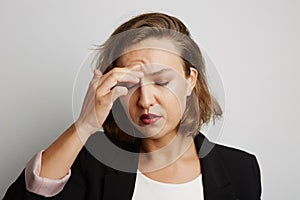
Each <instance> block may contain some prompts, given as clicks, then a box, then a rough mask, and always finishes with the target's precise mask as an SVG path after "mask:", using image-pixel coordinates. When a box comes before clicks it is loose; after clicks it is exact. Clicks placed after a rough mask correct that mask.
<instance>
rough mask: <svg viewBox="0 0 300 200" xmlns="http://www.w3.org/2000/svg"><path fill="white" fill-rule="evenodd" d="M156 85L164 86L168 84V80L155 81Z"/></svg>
mask: <svg viewBox="0 0 300 200" xmlns="http://www.w3.org/2000/svg"><path fill="white" fill-rule="evenodd" d="M155 84H156V85H159V86H166V85H168V84H169V81H165V82H155Z"/></svg>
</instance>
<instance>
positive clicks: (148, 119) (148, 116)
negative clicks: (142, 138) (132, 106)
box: [140, 113, 160, 125]
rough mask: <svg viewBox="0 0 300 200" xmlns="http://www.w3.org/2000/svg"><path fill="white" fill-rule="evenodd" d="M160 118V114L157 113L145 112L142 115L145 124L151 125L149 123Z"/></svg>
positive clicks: (141, 118)
mask: <svg viewBox="0 0 300 200" xmlns="http://www.w3.org/2000/svg"><path fill="white" fill-rule="evenodd" d="M159 119H160V116H158V115H155V114H151V113H149V114H143V115H142V116H141V117H140V120H141V121H142V122H143V123H144V124H145V125H149V124H154V123H155V122H156V121H157V120H159Z"/></svg>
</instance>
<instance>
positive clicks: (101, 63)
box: [96, 13, 222, 143]
mask: <svg viewBox="0 0 300 200" xmlns="http://www.w3.org/2000/svg"><path fill="white" fill-rule="evenodd" d="M131 30H134V31H135V32H134V34H132V32H130V31H131ZM166 30H168V31H166ZM174 33H177V34H174ZM117 35H118V37H116V36H117ZM183 36H184V37H183ZM148 38H166V39H169V40H170V41H172V42H173V43H174V45H175V47H176V48H177V49H178V50H179V52H180V54H181V55H179V56H180V57H181V58H182V61H183V68H184V71H185V76H186V77H188V76H189V74H190V67H194V68H195V69H197V71H198V78H197V82H196V85H195V87H194V89H193V92H192V95H190V96H188V97H187V101H186V109H185V111H184V112H183V116H182V119H181V121H180V123H179V124H180V126H179V125H178V131H180V132H181V133H183V134H187V135H193V136H195V135H197V134H198V133H199V130H200V129H201V127H202V125H203V124H207V123H208V122H209V121H210V120H211V119H213V120H215V119H216V118H219V117H221V116H222V109H221V107H220V105H219V104H218V102H217V101H216V100H215V98H214V97H213V96H212V95H211V94H210V92H209V88H208V85H207V80H206V75H205V64H204V60H203V57H202V54H201V51H200V48H199V47H198V45H197V44H196V43H195V41H194V40H193V39H192V38H191V35H190V32H189V30H188V29H187V27H186V26H185V25H184V24H183V23H182V22H181V21H180V20H179V19H178V18H176V17H174V16H170V15H167V14H164V13H144V14H141V15H138V16H136V17H134V18H132V19H130V20H129V21H127V22H125V23H123V24H121V25H120V26H119V27H118V28H117V29H116V30H115V31H114V32H113V33H112V34H111V36H110V37H109V38H108V40H107V41H106V42H104V43H103V44H102V45H100V46H99V47H98V48H97V50H98V54H97V55H98V56H97V57H96V68H97V69H99V70H100V71H101V72H102V73H103V74H105V73H107V72H108V71H109V70H111V69H112V68H114V67H115V63H116V61H117V58H116V57H115V55H121V54H122V53H123V51H124V50H125V49H126V48H128V47H130V45H133V44H137V43H138V42H141V41H142V40H145V39H148ZM118 104H120V102H119V100H118V99H117V100H116V102H115V103H114V105H113V107H114V106H116V105H118ZM112 110H113V109H112ZM112 110H111V111H110V113H109V115H108V117H107V118H106V120H105V122H104V123H103V129H104V132H105V133H106V134H108V135H109V136H113V137H114V138H116V139H117V140H120V141H125V142H130V143H132V142H134V141H135V138H136V137H134V136H132V135H131V134H127V133H128V132H127V131H126V132H127V133H126V132H125V131H123V130H122V129H121V128H120V127H119V126H118V123H116V121H115V119H114V115H113V113H112ZM119 114H121V113H118V115H119ZM125 119H126V117H125V118H123V120H125Z"/></svg>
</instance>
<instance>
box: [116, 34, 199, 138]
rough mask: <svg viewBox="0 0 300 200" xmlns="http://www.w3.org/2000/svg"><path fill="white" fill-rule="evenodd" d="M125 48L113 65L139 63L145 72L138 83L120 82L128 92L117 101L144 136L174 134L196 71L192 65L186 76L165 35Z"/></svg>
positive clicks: (176, 53) (173, 48)
mask: <svg viewBox="0 0 300 200" xmlns="http://www.w3.org/2000/svg"><path fill="white" fill-rule="evenodd" d="M149 47H151V48H149ZM127 50H128V51H126V52H128V53H126V54H123V55H122V56H121V57H120V58H119V59H118V62H117V64H116V65H117V66H136V65H141V70H142V72H143V73H144V77H143V78H141V79H140V82H139V83H138V84H133V83H122V85H123V86H126V87H127V88H128V94H127V95H125V96H121V97H120V101H121V104H122V105H123V107H124V110H125V112H126V114H127V116H128V117H129V120H130V121H131V123H132V124H133V125H134V126H135V127H136V128H137V129H138V130H139V131H140V132H141V133H142V134H143V135H142V137H144V138H152V139H158V138H161V137H164V136H167V135H168V136H175V135H176V133H177V128H178V124H179V122H180V120H181V118H182V115H183V112H184V110H185V107H186V98H187V96H188V95H190V93H191V91H192V89H193V87H194V85H195V82H196V80H197V71H196V70H195V69H194V68H191V74H190V76H189V77H187V78H186V77H185V73H184V68H183V61H182V59H181V58H180V57H179V52H178V50H177V49H176V48H175V46H174V45H173V44H172V42H171V41H170V40H167V39H146V40H144V41H142V42H140V43H138V44H135V45H133V46H131V47H130V48H128V49H127Z"/></svg>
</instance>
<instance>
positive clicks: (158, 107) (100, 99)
mask: <svg viewBox="0 0 300 200" xmlns="http://www.w3.org/2000/svg"><path fill="white" fill-rule="evenodd" d="M101 71H102V72H103V74H102V73H101ZM221 114H222V111H221V108H220V106H219V105H218V103H217V102H216V101H215V100H214V98H213V97H212V96H211V94H210V93H209V89H208V87H207V83H206V78H205V66H204V62H203V60H202V55H201V52H200V49H199V48H198V46H197V44H196V43H195V42H194V41H193V40H192V39H191V37H190V33H189V31H188V29H187V28H186V26H185V25H184V24H183V23H182V22H181V21H180V20H179V19H177V18H175V17H173V16H169V15H166V14H163V13H146V14H142V15H139V16H137V17H135V18H133V19H131V20H129V21H127V22H126V23H124V24H122V25H121V26H120V27H118V28H117V29H116V30H115V31H114V32H113V33H112V35H111V37H110V38H109V39H108V40H107V41H106V42H105V43H104V44H103V45H102V46H101V48H100V49H99V57H98V59H97V69H95V70H94V77H93V79H92V80H91V82H90V85H89V89H88V91H87V95H86V97H85V100H84V103H83V106H82V110H81V113H80V116H79V118H78V119H77V120H76V122H75V123H74V124H72V125H71V126H70V127H69V128H68V129H67V130H66V131H65V132H64V133H63V134H62V135H61V136H60V137H59V138H58V139H57V140H56V141H55V142H54V143H53V144H51V145H50V146H49V147H48V148H47V149H46V150H45V151H42V152H39V153H38V154H37V155H36V156H35V157H34V158H33V159H32V160H31V161H30V162H29V163H28V164H27V166H26V168H25V170H24V171H23V172H22V174H21V175H20V176H19V178H18V179H17V180H16V181H15V182H14V183H13V184H12V185H11V186H10V188H9V189H8V191H7V193H6V195H5V197H4V199H14V200H17V199H44V198H45V197H48V198H49V199H78V200H80V199H154V198H156V199H183V198H187V199H206V200H213V199H222V200H226V199H249V200H250V199H251V200H254V199H260V195H261V184H260V171H259V167H258V163H257V160H256V158H255V156H253V155H251V154H249V153H246V152H244V151H241V150H237V149H233V148H229V147H225V146H221V145H218V144H213V143H211V142H209V141H208V140H207V139H206V138H205V137H204V136H203V135H202V134H201V133H199V130H200V128H201V127H202V125H203V124H206V123H208V122H209V121H210V120H215V119H217V118H218V117H220V116H221ZM100 127H103V129H104V132H105V135H104V134H95V133H97V130H99V128H100ZM96 135H97V137H100V139H99V138H98V139H97V141H98V142H100V143H101V142H103V143H101V144H97V147H99V148H100V150H99V149H97V150H98V152H100V153H106V154H105V156H103V154H101V155H102V156H100V157H99V160H100V161H99V160H97V159H95V158H97V156H95V155H91V153H90V151H89V150H87V148H86V147H84V145H85V144H86V143H88V142H89V141H90V139H91V138H92V137H94V136H96ZM88 139H89V141H88ZM111 144H113V145H111ZM102 147H105V148H104V150H103V149H102V150H101V148H102ZM116 149H117V150H116ZM120 152H126V153H124V154H123V153H120ZM128 152H129V153H128ZM103 157H105V158H108V159H102V158H103ZM109 159H110V160H109ZM108 160H109V161H108Z"/></svg>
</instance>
